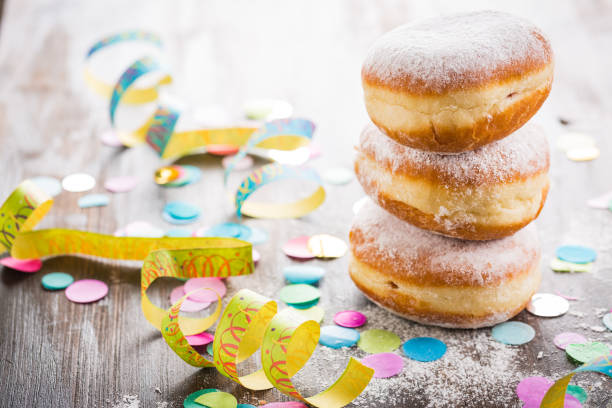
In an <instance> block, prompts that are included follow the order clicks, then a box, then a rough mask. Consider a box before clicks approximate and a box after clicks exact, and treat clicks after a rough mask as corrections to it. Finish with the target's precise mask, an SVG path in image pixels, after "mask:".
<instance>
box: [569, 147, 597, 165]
mask: <svg viewBox="0 0 612 408" xmlns="http://www.w3.org/2000/svg"><path fill="white" fill-rule="evenodd" d="M566 156H567V158H568V159H570V160H572V161H577V162H583V161H591V160H595V159H596V158H598V157H599V149H598V148H597V147H594V146H591V147H578V148H575V149H571V150H568V151H567V153H566Z"/></svg>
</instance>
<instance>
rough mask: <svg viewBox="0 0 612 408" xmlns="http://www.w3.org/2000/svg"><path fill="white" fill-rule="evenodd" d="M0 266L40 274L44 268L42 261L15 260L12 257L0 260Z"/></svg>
mask: <svg viewBox="0 0 612 408" xmlns="http://www.w3.org/2000/svg"><path fill="white" fill-rule="evenodd" d="M0 264H1V265H4V266H6V267H7V268H11V269H14V270H16V271H19V272H27V273H32V272H38V271H40V268H42V262H41V260H40V259H15V258H13V257H10V256H7V257H6V258H2V259H0Z"/></svg>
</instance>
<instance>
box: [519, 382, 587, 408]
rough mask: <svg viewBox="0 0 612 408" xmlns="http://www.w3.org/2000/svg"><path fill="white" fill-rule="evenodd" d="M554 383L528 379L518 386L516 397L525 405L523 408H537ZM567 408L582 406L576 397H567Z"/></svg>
mask: <svg viewBox="0 0 612 408" xmlns="http://www.w3.org/2000/svg"><path fill="white" fill-rule="evenodd" d="M552 385H553V382H552V381H551V380H549V379H548V378H545V377H527V378H524V379H523V380H522V381H521V382H520V383H519V384H518V385H517V386H516V395H517V396H518V397H519V399H520V400H521V401H523V402H524V403H525V405H523V408H526V407H529V408H537V407H539V406H540V404H541V403H542V400H543V399H544V395H545V394H546V391H548V389H549V388H550V387H552ZM563 406H564V407H565V408H580V407H582V404H581V403H580V401H578V400H577V399H576V398H575V397H574V396H572V395H569V394H566V395H565V404H564V405H563Z"/></svg>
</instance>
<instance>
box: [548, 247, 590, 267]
mask: <svg viewBox="0 0 612 408" xmlns="http://www.w3.org/2000/svg"><path fill="white" fill-rule="evenodd" d="M557 258H559V259H561V260H562V261H566V262H572V263H577V264H587V263H591V262H593V261H594V260H595V258H597V252H595V250H594V249H591V248H588V247H584V246H580V245H564V246H560V247H559V248H557Z"/></svg>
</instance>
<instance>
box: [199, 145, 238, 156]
mask: <svg viewBox="0 0 612 408" xmlns="http://www.w3.org/2000/svg"><path fill="white" fill-rule="evenodd" d="M238 150H240V148H239V147H238V146H234V145H230V144H215V145H208V146H206V153H210V154H213V155H215V156H229V155H235V154H236V153H238Z"/></svg>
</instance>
